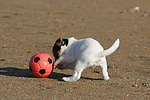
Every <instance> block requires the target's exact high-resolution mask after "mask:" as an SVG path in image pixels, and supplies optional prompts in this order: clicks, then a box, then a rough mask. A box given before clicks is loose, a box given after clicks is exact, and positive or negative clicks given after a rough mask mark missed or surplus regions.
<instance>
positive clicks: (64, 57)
mask: <svg viewBox="0 0 150 100" xmlns="http://www.w3.org/2000/svg"><path fill="white" fill-rule="evenodd" d="M74 61H75V58H74V57H72V56H71V55H62V56H60V58H59V59H57V60H56V61H55V63H54V68H56V67H57V65H58V64H59V63H63V62H65V63H66V62H68V63H70V62H74Z"/></svg>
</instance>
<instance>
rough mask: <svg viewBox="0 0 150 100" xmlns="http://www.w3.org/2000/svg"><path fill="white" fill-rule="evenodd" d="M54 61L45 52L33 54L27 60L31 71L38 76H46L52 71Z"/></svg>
mask: <svg viewBox="0 0 150 100" xmlns="http://www.w3.org/2000/svg"><path fill="white" fill-rule="evenodd" d="M53 64H54V61H53V59H52V57H51V56H50V55H49V54H47V53H37V54H35V55H33V56H32V57H31V59H30V62H29V69H30V71H31V73H32V74H33V75H34V76H36V77H39V78H42V77H47V76H49V75H50V74H51V72H52V71H53Z"/></svg>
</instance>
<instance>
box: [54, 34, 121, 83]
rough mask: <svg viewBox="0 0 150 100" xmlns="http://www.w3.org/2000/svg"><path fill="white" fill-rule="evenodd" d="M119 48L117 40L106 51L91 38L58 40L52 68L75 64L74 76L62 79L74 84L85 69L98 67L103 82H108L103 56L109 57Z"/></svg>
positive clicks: (55, 45)
mask: <svg viewBox="0 0 150 100" xmlns="http://www.w3.org/2000/svg"><path fill="white" fill-rule="evenodd" d="M118 47H119V39H117V40H116V41H115V43H114V44H113V45H112V46H111V47H110V48H109V49H107V50H104V49H103V47H102V46H101V45H100V44H99V42H98V41H96V40H94V39H92V38H86V39H80V40H77V39H75V38H74V37H71V38H65V39H62V38H59V39H57V40H56V42H55V44H54V46H53V50H52V51H53V55H54V57H55V63H54V68H56V67H57V65H58V64H60V63H64V62H65V63H67V62H69V63H70V62H73V63H75V68H74V74H73V75H72V76H70V77H63V80H64V81H68V82H74V81H77V80H78V79H80V77H81V73H82V71H83V70H84V69H85V68H87V67H92V66H100V68H101V74H102V77H103V79H104V80H108V79H109V77H108V72H107V62H106V58H105V56H108V55H110V54H111V53H113V52H114V51H115V50H116V49H117V48H118Z"/></svg>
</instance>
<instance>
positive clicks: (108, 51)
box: [99, 38, 120, 57]
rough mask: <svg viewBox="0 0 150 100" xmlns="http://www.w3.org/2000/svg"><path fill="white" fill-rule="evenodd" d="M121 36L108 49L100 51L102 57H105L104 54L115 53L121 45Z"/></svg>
mask: <svg viewBox="0 0 150 100" xmlns="http://www.w3.org/2000/svg"><path fill="white" fill-rule="evenodd" d="M119 43H120V41H119V38H118V39H117V40H116V41H115V43H114V44H113V45H112V46H111V47H110V48H109V49H107V50H104V51H102V52H100V55H99V56H100V57H103V56H108V55H110V54H111V53H113V52H114V51H115V50H116V49H117V48H118V47H119Z"/></svg>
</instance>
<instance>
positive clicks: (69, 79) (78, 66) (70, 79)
mask: <svg viewBox="0 0 150 100" xmlns="http://www.w3.org/2000/svg"><path fill="white" fill-rule="evenodd" d="M84 68H85V66H84V64H82V63H80V62H77V63H76V66H75V69H74V74H73V75H72V76H70V77H63V80H64V81H67V82H75V81H77V80H78V79H80V77H81V73H82V71H83V70H84Z"/></svg>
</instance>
